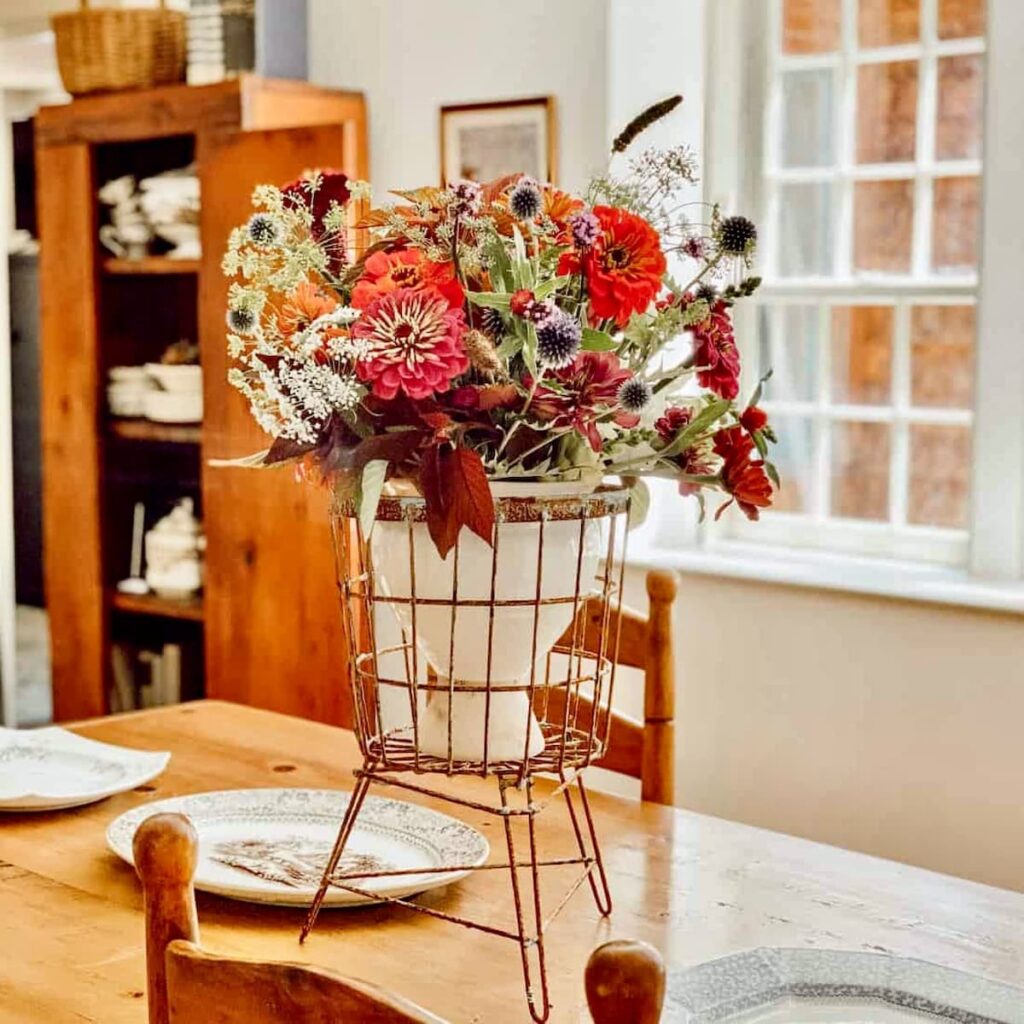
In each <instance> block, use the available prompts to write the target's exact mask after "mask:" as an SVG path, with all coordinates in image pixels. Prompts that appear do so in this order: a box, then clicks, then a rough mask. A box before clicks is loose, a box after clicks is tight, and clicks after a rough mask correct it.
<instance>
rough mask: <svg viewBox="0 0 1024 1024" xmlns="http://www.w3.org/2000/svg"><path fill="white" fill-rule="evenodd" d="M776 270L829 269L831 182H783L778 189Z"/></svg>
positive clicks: (814, 272) (812, 272)
mask: <svg viewBox="0 0 1024 1024" xmlns="http://www.w3.org/2000/svg"><path fill="white" fill-rule="evenodd" d="M780 203H781V208H780V215H779V273H780V274H782V275H783V276H784V277H802V276H805V275H807V276H820V275H827V274H831V273H832V249H833V246H834V241H833V239H834V237H835V235H834V229H833V218H832V186H831V185H830V184H828V183H827V182H826V183H820V184H813V185H783V186H782V188H781V189H780Z"/></svg>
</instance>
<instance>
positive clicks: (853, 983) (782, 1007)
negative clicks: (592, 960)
mask: <svg viewBox="0 0 1024 1024" xmlns="http://www.w3.org/2000/svg"><path fill="white" fill-rule="evenodd" d="M665 1004H666V1005H665V1014H664V1017H663V1019H664V1021H665V1022H666V1024H826V1022H827V1024H925V1022H929V1021H930V1022H932V1024H1024V992H1022V991H1020V990H1019V989H1015V988H1011V987H1010V986H1008V985H1003V984H1000V983H999V982H995V981H989V980H987V979H985V978H981V977H978V976H977V975H973V974H967V973H965V972H963V971H955V970H952V969H950V968H947V967H939V966H938V965H937V964H930V963H926V962H925V961H923V960H911V959H904V958H902V957H897V956H891V955H889V954H885V953H863V952H860V951H850V952H842V951H835V950H825V949H755V950H751V951H750V952H748V953H738V954H736V955H734V956H727V957H723V958H721V959H720V960H712V961H709V962H707V963H703V964H698V965H697V966H696V967H691V968H689V969H688V970H685V971H673V972H671V973H670V975H669V979H668V986H667V994H666V1000H665Z"/></svg>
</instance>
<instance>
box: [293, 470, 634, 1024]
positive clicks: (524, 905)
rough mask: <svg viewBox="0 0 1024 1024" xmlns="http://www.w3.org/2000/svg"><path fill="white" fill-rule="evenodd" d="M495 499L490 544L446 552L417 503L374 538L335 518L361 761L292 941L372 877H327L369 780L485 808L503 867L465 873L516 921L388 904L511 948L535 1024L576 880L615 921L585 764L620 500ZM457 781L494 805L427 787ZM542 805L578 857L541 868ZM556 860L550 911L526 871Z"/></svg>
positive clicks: (472, 539)
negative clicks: (502, 882) (546, 780)
mask: <svg viewBox="0 0 1024 1024" xmlns="http://www.w3.org/2000/svg"><path fill="white" fill-rule="evenodd" d="M531 492H532V493H531ZM492 493H493V494H494V497H495V513H496V515H495V519H496V522H495V526H494V530H493V532H492V536H491V543H490V544H487V543H485V542H484V541H483V540H481V539H480V538H478V537H477V536H475V535H474V534H471V533H470V532H469V531H468V530H463V531H462V533H461V534H460V536H459V538H458V541H457V543H456V545H455V547H454V548H453V549H452V551H451V552H449V554H448V556H447V558H444V559H442V558H441V557H440V555H439V554H438V552H437V549H436V548H435V546H434V542H433V540H432V539H431V538H430V535H429V531H428V527H427V522H426V508H425V505H424V502H423V499H422V498H420V497H418V496H410V497H385V498H383V499H382V500H381V502H380V505H379V508H378V511H377V517H376V522H375V524H374V529H373V531H372V534H371V536H370V537H369V538H367V537H365V536H364V535H363V532H362V530H361V528H360V525H359V519H358V515H357V511H356V509H355V508H354V507H353V505H352V504H351V503H349V502H344V501H342V502H339V503H336V505H335V506H334V508H333V510H332V515H331V522H332V532H333V537H334V547H335V555H336V560H337V572H338V585H339V590H340V594H341V607H342V618H343V625H344V628H345V634H346V636H347V638H348V643H349V675H350V681H351V686H352V695H353V704H354V719H355V731H356V736H357V738H358V741H359V745H360V750H361V752H362V756H363V766H362V768H361V769H360V770H358V771H357V772H356V776H357V780H358V781H357V784H356V788H355V791H354V792H353V794H352V798H351V800H350V803H349V807H348V810H347V812H346V814H345V819H344V821H343V822H342V823H341V827H340V829H339V834H338V840H337V842H336V843H335V846H334V849H333V850H332V852H331V856H330V858H329V860H328V863H327V865H326V869H325V871H324V875H323V879H322V882H321V885H320V889H319V891H318V893H317V896H316V899H315V901H314V903H313V906H312V907H311V909H310V912H309V915H308V917H307V920H306V924H305V927H304V929H303V938H305V936H306V935H307V934H308V933H309V931H310V929H311V928H312V926H313V924H314V922H315V920H316V917H317V914H318V913H319V910H320V907H321V905H322V903H323V899H324V896H325V894H326V891H327V889H328V888H329V887H331V886H338V887H340V888H343V889H347V890H349V891H352V892H355V893H357V894H360V895H365V896H370V895H371V893H370V892H369V891H368V890H366V889H365V888H362V887H361V883H362V882H363V880H364V879H366V878H368V877H374V876H373V875H372V874H369V873H363V874H361V875H360V876H359V877H358V878H354V877H353V878H348V877H347V876H346V875H345V874H344V873H341V874H340V875H339V874H338V873H337V869H338V864H339V862H340V858H341V855H342V853H343V851H344V847H345V844H346V842H347V841H348V837H349V835H350V834H351V832H352V829H353V827H354V825H355V822H356V820H357V818H358V816H359V812H360V808H361V806H362V803H363V800H364V799H365V796H366V792H367V790H368V789H369V787H370V786H371V785H373V784H379V785H383V786H398V787H401V788H405V789H407V790H411V791H413V792H417V793H421V794H425V795H428V796H432V797H438V798H441V799H443V800H446V801H449V802H451V803H453V804H456V805H462V806H465V807H471V808H473V809H474V810H475V811H486V812H490V813H493V814H495V815H497V816H499V817H500V818H501V819H502V820H503V821H504V831H505V838H506V844H507V854H508V859H507V861H504V862H501V863H489V864H486V865H482V866H476V867H474V866H469V865H467V866H466V870H494V869H496V868H499V869H500V868H505V869H508V871H509V876H510V880H511V897H512V904H513V907H514V911H515V926H514V927H513V928H509V929H505V928H500V927H494V926H491V925H487V924H482V923H480V922H478V921H473V920H469V919H466V918H463V917H459V916H457V915H454V914H448V913H444V912H442V911H439V910H436V909H433V908H429V907H426V906H422V905H418V904H416V903H413V902H410V901H408V900H405V899H394V900H388V902H395V903H400V904H401V905H403V906H408V907H411V908H412V909H415V910H418V911H421V912H423V913H427V914H431V915H433V916H435V917H441V918H444V919H445V920H449V921H453V922H455V923H458V924H462V925H466V926H468V927H472V928H479V929H480V930H482V931H485V932H489V933H491V934H496V935H501V936H504V937H506V938H510V939H513V940H515V941H516V942H517V943H518V944H519V947H520V953H521V958H522V967H523V972H524V980H525V984H526V990H527V997H528V1001H529V1005H530V1012H531V1015H532V1016H533V1018H534V1019H535V1020H537V1021H544V1020H546V1019H547V1017H548V1014H549V1012H550V1005H549V1000H548V987H547V973H546V968H545V960H544V931H545V929H546V927H547V925H548V924H549V923H550V920H551V918H553V917H554V916H555V914H557V913H558V911H559V910H561V909H562V908H563V907H564V906H565V904H566V903H567V902H568V900H569V898H570V897H571V895H572V894H573V893H574V892H575V891H576V889H578V888H579V887H580V885H582V884H584V883H587V882H589V885H590V888H591V891H592V893H593V896H594V899H595V901H596V903H597V906H598V908H599V910H600V911H601V912H602V913H605V914H607V913H609V912H610V911H611V894H610V892H609V890H608V884H607V879H606V877H605V873H604V868H603V865H602V862H601V854H600V848H599V845H598V841H597V835H596V833H595V830H594V823H593V818H592V816H591V813H590V807H589V803H588V799H587V793H586V790H585V788H584V785H583V779H582V771H583V769H585V768H586V767H588V766H589V765H590V764H592V763H593V762H595V761H599V760H600V759H601V758H602V757H603V756H604V754H605V752H606V751H607V747H608V739H609V735H610V731H611V724H612V697H613V694H614V689H615V675H616V655H617V648H618V639H619V638H618V629H617V624H618V622H619V621H620V617H619V614H618V613H619V612H620V611H621V600H622V580H623V570H624V564H625V538H626V525H627V518H628V512H629V496H628V492H627V491H626V490H625V489H623V488H600V489H598V490H596V491H594V490H593V489H591V488H584V487H581V486H578V485H571V484H569V485H564V484H544V485H537V484H530V485H524V484H500V483H494V484H492ZM541 773H543V774H546V775H549V776H553V777H554V779H555V784H554V788H553V789H552V790H551V792H550V793H548V794H547V795H546V798H539V795H538V792H537V791H536V790H535V789H534V777H535V776H536V775H538V774H541ZM455 775H477V776H481V777H484V778H494V779H495V780H496V781H497V788H498V794H497V795H498V799H497V800H496V801H495V802H494V803H493V804H486V803H483V802H481V801H480V800H478V799H474V800H470V799H465V798H462V797H460V796H459V795H458V794H454V795H453V794H452V793H451V792H450V791H445V790H444V789H442V788H438V786H437V785H433V786H432V785H430V784H429V778H425V777H429V776H435V777H436V776H455ZM439 781H440V780H439ZM574 798H575V799H574ZM552 803H557V804H564V806H565V808H566V809H567V812H568V814H569V817H570V821H571V825H572V834H573V835H574V836H575V849H574V851H573V852H572V854H571V855H570V856H568V857H564V856H563V857H558V858H553V859H552V858H550V857H549V858H547V859H545V858H544V857H543V856H541V854H540V853H539V851H538V847H539V843H540V839H539V838H538V836H537V832H536V830H535V828H534V822H535V819H536V817H537V815H538V814H539V813H540V812H541V811H542V810H543V809H544V808H545V807H547V806H549V805H551V804H552ZM516 820H518V821H521V822H525V823H526V824H527V825H528V843H529V846H528V850H525V849H518V850H517V848H516V844H517V839H516V837H515V834H514V833H515V830H514V828H513V822H514V821H516ZM521 841H522V840H521V837H520V840H519V842H521ZM556 866H557V867H559V868H565V867H567V866H568V867H572V866H578V867H579V868H580V869H581V870H580V871H579V873H578V875H577V876H576V877H575V879H574V880H573V882H572V884H571V885H570V886H569V887H568V889H567V891H566V892H565V893H564V895H563V896H562V898H561V899H560V900H559V901H558V902H557V904H556V907H555V911H554V913H552V914H551V915H550V917H548V918H545V917H544V916H543V914H542V912H541V885H540V880H539V875H540V871H541V869H542V868H547V867H556ZM521 871H525V872H528V873H529V885H528V887H527V888H526V889H524V887H523V885H522V883H521V880H520V877H519V875H520V872H521ZM378 898H379V897H378ZM531 909H532V914H531Z"/></svg>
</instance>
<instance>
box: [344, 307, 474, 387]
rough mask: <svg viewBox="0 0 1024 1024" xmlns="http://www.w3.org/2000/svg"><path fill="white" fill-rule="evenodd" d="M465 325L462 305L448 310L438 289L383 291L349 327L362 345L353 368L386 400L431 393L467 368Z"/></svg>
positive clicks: (444, 385)
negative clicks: (463, 341) (403, 394)
mask: <svg viewBox="0 0 1024 1024" xmlns="http://www.w3.org/2000/svg"><path fill="white" fill-rule="evenodd" d="M465 329H466V322H465V316H464V314H463V312H462V309H461V308H459V309H452V308H451V307H450V306H449V304H448V301H447V299H446V298H445V296H444V295H442V294H441V292H440V291H438V290H437V289H436V288H397V289H395V290H394V291H388V292H384V293H383V294H381V295H379V296H378V297H377V298H375V299H373V301H371V302H370V304H369V305H368V306H367V307H366V309H365V310H364V311H363V315H362V316H361V317H360V318H359V319H358V320H357V321H356V322H355V324H354V325H353V327H352V337H353V338H356V339H359V340H361V341H362V342H364V343H365V346H366V351H365V354H364V355H363V357H362V358H361V359H360V360H359V362H358V363H357V364H356V373H357V374H358V375H359V377H360V378H361V379H362V380H364V381H366V383H368V384H370V386H371V387H372V389H373V393H374V394H375V395H376V396H377V397H378V398H383V399H386V400H390V399H392V398H394V397H395V396H396V395H397V394H398V392H399V391H402V392H404V393H405V394H406V395H408V396H409V397H410V398H430V397H431V396H432V395H434V394H436V393H437V392H443V391H447V390H448V389H449V387H450V386H451V382H452V379H453V378H454V377H458V376H459V374H462V373H465V372H466V370H468V369H469V357H468V356H467V355H466V350H465V347H464V346H463V344H462V335H463V332H464V331H465Z"/></svg>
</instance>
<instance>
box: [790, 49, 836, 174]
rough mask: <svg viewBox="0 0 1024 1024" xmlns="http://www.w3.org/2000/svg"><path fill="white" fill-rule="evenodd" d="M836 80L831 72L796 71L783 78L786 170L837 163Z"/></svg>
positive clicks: (825, 70)
mask: <svg viewBox="0 0 1024 1024" xmlns="http://www.w3.org/2000/svg"><path fill="white" fill-rule="evenodd" d="M834 79H835V75H834V73H833V72H832V71H830V70H828V69H824V70H820V71H792V72H789V73H787V74H785V75H784V76H783V78H782V103H783V111H784V118H785V124H784V125H783V136H782V166H783V167H822V166H827V165H828V164H832V163H834V162H835V135H834V133H833V130H832V126H833V124H834V122H835V118H834V116H833V111H832V98H833V83H834Z"/></svg>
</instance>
